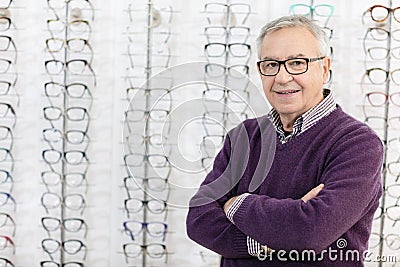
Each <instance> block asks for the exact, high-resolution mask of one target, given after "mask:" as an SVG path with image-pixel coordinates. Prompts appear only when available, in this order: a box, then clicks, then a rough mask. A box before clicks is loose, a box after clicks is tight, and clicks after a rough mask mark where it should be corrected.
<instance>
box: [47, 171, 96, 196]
mask: <svg viewBox="0 0 400 267" xmlns="http://www.w3.org/2000/svg"><path fill="white" fill-rule="evenodd" d="M41 177H42V182H43V183H44V184H45V185H46V187H47V189H48V190H49V191H50V188H51V187H55V186H58V185H60V184H61V183H63V184H64V185H66V186H67V187H69V188H71V189H83V191H84V192H85V193H86V190H87V186H88V183H87V179H86V173H81V172H68V173H63V174H61V173H59V172H56V171H43V172H42V173H41Z"/></svg>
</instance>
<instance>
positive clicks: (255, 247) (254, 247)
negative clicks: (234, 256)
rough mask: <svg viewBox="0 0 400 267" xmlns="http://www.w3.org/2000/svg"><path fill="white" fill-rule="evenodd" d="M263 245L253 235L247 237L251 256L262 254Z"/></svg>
mask: <svg viewBox="0 0 400 267" xmlns="http://www.w3.org/2000/svg"><path fill="white" fill-rule="evenodd" d="M260 250H261V246H260V243H258V242H257V241H255V240H254V239H253V238H251V237H247V251H248V252H249V254H250V255H251V256H254V257H257V256H258V255H259V254H260Z"/></svg>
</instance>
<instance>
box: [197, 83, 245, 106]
mask: <svg viewBox="0 0 400 267" xmlns="http://www.w3.org/2000/svg"><path fill="white" fill-rule="evenodd" d="M202 97H203V99H204V100H205V101H217V102H224V103H225V104H227V105H228V106H229V102H233V103H244V104H246V103H247V101H248V100H249V98H250V94H249V92H248V91H239V90H229V89H223V88H218V87H216V88H212V87H211V88H209V89H206V90H204V91H203V94H202Z"/></svg>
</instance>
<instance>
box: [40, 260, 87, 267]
mask: <svg viewBox="0 0 400 267" xmlns="http://www.w3.org/2000/svg"><path fill="white" fill-rule="evenodd" d="M84 266H85V264H83V263H82V262H78V261H70V262H63V263H62V264H60V263H58V262H56V261H52V260H51V261H41V262H40V267H84Z"/></svg>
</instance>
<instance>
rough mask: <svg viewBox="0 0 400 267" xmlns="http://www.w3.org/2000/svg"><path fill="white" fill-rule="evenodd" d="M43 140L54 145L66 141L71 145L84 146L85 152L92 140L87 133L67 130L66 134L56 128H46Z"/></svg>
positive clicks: (43, 131)
mask: <svg viewBox="0 0 400 267" xmlns="http://www.w3.org/2000/svg"><path fill="white" fill-rule="evenodd" d="M42 136H43V140H44V141H46V142H48V143H49V144H52V143H59V142H63V141H66V142H68V143H69V144H71V145H81V144H84V145H85V148H84V149H83V150H85V151H86V148H87V145H88V144H89V143H90V138H89V136H88V135H87V132H85V131H80V130H67V131H66V132H65V133H62V132H61V131H60V130H58V129H56V128H46V129H43V130H42Z"/></svg>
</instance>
